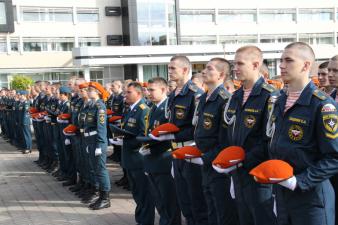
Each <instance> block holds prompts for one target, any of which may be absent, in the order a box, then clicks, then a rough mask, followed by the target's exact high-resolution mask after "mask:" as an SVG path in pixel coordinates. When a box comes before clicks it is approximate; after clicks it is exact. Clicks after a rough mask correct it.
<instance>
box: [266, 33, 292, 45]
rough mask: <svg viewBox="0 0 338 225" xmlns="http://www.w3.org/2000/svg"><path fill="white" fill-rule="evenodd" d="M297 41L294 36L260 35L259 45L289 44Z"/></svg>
mask: <svg viewBox="0 0 338 225" xmlns="http://www.w3.org/2000/svg"><path fill="white" fill-rule="evenodd" d="M296 40H297V36H296V34H262V35H261V36H260V42H261V43H290V42H295V41H296Z"/></svg>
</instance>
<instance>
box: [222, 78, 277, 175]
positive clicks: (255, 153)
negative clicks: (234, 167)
mask: <svg viewBox="0 0 338 225" xmlns="http://www.w3.org/2000/svg"><path fill="white" fill-rule="evenodd" d="M275 91H276V89H275V88H274V87H273V86H271V85H269V84H266V83H265V81H264V78H262V77H261V78H259V79H258V80H257V81H256V83H255V85H254V86H253V88H252V91H251V93H250V95H249V97H248V99H247V101H246V103H245V104H244V105H242V103H243V97H244V90H243V86H242V87H241V88H240V89H238V90H236V91H235V92H234V93H233V95H232V98H231V101H230V105H229V108H228V110H227V112H226V113H227V116H228V117H229V118H231V117H233V116H235V117H236V119H235V122H234V123H233V124H230V125H227V124H224V125H223V126H222V131H221V132H222V133H224V135H222V136H223V137H224V136H225V137H224V138H223V139H222V145H223V147H228V146H232V145H235V146H241V147H242V148H243V149H244V150H245V161H244V163H243V168H244V169H245V170H246V171H250V170H251V169H252V168H254V167H255V166H257V165H258V164H260V163H261V162H263V161H265V160H267V159H268V154H267V151H266V148H265V146H266V142H267V137H266V135H265V134H266V123H267V119H268V100H269V98H270V96H271V94H272V93H273V92H275Z"/></svg>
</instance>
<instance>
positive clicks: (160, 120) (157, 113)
mask: <svg viewBox="0 0 338 225" xmlns="http://www.w3.org/2000/svg"><path fill="white" fill-rule="evenodd" d="M148 91H149V95H148V97H149V100H150V101H151V102H152V103H153V106H152V107H151V110H150V114H149V118H148V120H147V121H148V125H147V128H149V129H148V130H147V134H149V133H150V132H151V131H152V130H153V129H154V128H156V127H157V126H158V125H160V124H164V123H167V122H168V119H167V118H165V113H164V112H165V111H164V109H165V105H166V104H167V101H168V98H167V91H168V84H167V82H166V80H164V79H163V78H161V77H156V78H153V79H151V80H149V82H148ZM147 134H146V135H147ZM150 140H151V139H150ZM171 148H172V147H171V142H170V141H163V142H157V141H155V142H154V141H152V142H150V143H148V144H147V143H145V144H144V145H143V147H142V148H141V150H140V151H139V152H140V153H141V154H142V155H143V156H144V171H145V172H146V174H147V177H148V180H149V183H150V187H151V193H152V196H153V199H154V201H155V205H156V208H157V211H158V212H159V214H160V225H179V224H181V211H180V209H179V206H178V202H177V196H176V191H175V183H174V179H173V178H172V176H171V174H170V172H171V171H170V170H171V161H172V157H171Z"/></svg>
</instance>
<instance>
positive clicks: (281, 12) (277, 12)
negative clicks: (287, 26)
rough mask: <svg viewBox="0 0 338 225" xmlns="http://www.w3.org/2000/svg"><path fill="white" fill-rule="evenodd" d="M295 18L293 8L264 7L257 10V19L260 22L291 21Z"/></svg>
mask: <svg viewBox="0 0 338 225" xmlns="http://www.w3.org/2000/svg"><path fill="white" fill-rule="evenodd" d="M295 20H296V10H295V9H266V10H260V11H259V21H261V22H291V21H295Z"/></svg>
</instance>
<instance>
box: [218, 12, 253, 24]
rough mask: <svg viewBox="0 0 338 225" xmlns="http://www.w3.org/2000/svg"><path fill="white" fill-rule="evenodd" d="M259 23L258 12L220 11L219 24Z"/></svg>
mask: <svg viewBox="0 0 338 225" xmlns="http://www.w3.org/2000/svg"><path fill="white" fill-rule="evenodd" d="M256 21H257V13H256V10H236V9H234V10H220V11H219V14H218V17H217V22H218V23H233V22H235V23H255V22H256Z"/></svg>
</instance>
